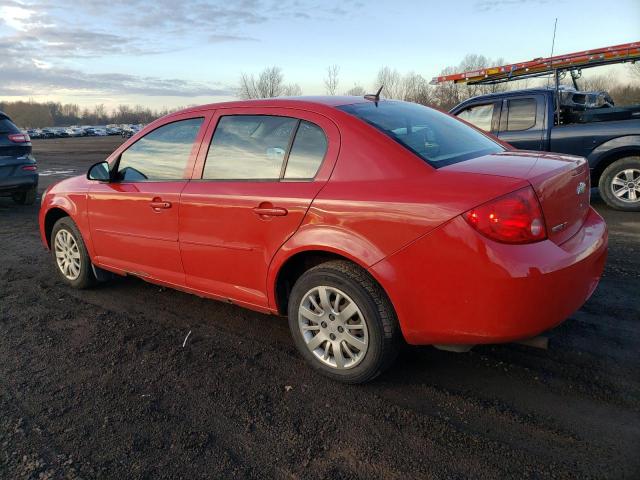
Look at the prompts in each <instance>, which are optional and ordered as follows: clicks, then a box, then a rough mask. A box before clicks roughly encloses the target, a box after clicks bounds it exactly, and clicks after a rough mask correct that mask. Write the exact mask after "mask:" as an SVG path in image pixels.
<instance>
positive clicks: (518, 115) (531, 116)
mask: <svg viewBox="0 0 640 480" xmlns="http://www.w3.org/2000/svg"><path fill="white" fill-rule="evenodd" d="M536 103H537V102H536V99H535V98H518V99H514V100H509V101H508V104H509V113H508V114H507V130H508V131H510V132H513V131H518V130H528V129H529V128H531V127H533V126H534V125H535V124H536Z"/></svg>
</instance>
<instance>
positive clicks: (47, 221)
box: [44, 208, 69, 248]
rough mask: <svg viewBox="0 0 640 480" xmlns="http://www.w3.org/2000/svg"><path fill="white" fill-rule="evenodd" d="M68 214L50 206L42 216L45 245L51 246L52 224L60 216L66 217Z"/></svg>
mask: <svg viewBox="0 0 640 480" xmlns="http://www.w3.org/2000/svg"><path fill="white" fill-rule="evenodd" d="M68 216H69V214H68V213H67V212H65V211H64V210H62V209H61V208H52V209H51V210H49V211H48V212H47V215H46V216H45V217H44V234H45V238H46V239H47V245H48V246H49V248H51V232H52V231H53V226H54V225H55V224H56V222H57V221H58V220H60V219H61V218H62V217H68Z"/></svg>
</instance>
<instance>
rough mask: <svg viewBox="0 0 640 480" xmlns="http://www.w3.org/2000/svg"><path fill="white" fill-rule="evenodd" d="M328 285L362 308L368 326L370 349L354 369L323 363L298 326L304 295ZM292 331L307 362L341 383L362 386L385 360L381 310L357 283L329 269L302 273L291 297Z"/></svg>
mask: <svg viewBox="0 0 640 480" xmlns="http://www.w3.org/2000/svg"><path fill="white" fill-rule="evenodd" d="M319 285H326V286H328V287H335V288H338V289H340V290H342V291H343V292H344V293H346V294H347V295H348V296H349V297H350V298H351V299H352V300H353V301H354V302H355V303H356V305H358V307H359V308H360V311H361V312H362V313H363V315H364V321H365V322H366V324H367V330H368V336H369V346H368V348H367V353H366V354H365V357H364V359H363V360H362V361H361V362H360V363H359V364H358V365H356V366H355V367H353V368H350V369H346V370H337V369H334V368H332V367H329V366H327V365H325V364H323V363H322V362H321V361H320V360H319V359H318V358H316V356H315V355H314V354H313V353H312V352H311V351H309V349H308V348H307V345H306V343H305V341H304V338H303V337H302V333H301V332H300V328H299V326H298V307H299V305H300V303H301V301H302V299H303V297H304V295H305V294H306V293H307V292H308V291H309V290H311V289H312V288H314V287H317V286H319ZM288 314H289V328H290V330H291V335H292V337H293V341H294V343H295V345H296V348H297V349H298V351H299V352H300V354H301V355H302V356H303V357H304V359H305V360H306V361H307V362H308V363H309V364H310V365H311V366H312V367H313V368H314V369H316V370H318V371H319V372H320V373H322V374H324V375H326V376H328V377H330V378H332V379H334V380H339V381H341V382H346V383H361V382H364V381H367V380H369V379H371V378H373V377H374V376H375V375H376V374H377V372H378V370H379V369H380V365H381V363H382V361H383V358H382V355H383V342H384V330H383V325H382V321H381V320H380V313H379V312H378V307H377V306H376V303H375V302H374V301H373V299H372V298H371V296H370V295H369V293H368V292H367V291H366V289H365V288H363V287H362V286H361V285H359V284H358V283H357V282H355V281H354V280H352V279H350V278H349V277H347V276H346V275H344V274H342V273H341V272H339V271H336V270H332V269H330V268H320V269H313V270H311V271H309V272H307V273H305V274H303V275H302V276H301V277H300V279H299V280H298V281H297V282H296V284H295V285H294V287H293V289H292V291H291V296H290V298H289V308H288Z"/></svg>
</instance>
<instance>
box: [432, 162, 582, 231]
mask: <svg viewBox="0 0 640 480" xmlns="http://www.w3.org/2000/svg"><path fill="white" fill-rule="evenodd" d="M444 168H446V169H447V170H451V171H461V172H462V171H464V172H472V173H480V174H484V175H497V176H501V177H512V178H520V179H524V180H527V181H528V182H529V183H531V185H532V186H533V189H534V190H535V192H536V194H537V195H538V199H539V200H540V205H541V206H542V211H543V213H544V218H545V223H546V227H547V235H548V237H549V239H550V240H552V241H553V242H555V243H557V244H561V243H563V242H565V241H566V240H568V239H569V238H571V237H572V236H573V235H575V234H576V233H577V232H578V230H579V229H580V227H581V226H582V224H583V223H584V221H585V219H586V218H587V214H588V212H589V189H590V186H591V185H590V182H589V166H588V164H587V161H586V160H585V159H584V158H582V157H574V156H571V155H560V154H555V153H540V152H525V151H509V152H504V153H498V154H495V155H487V156H484V157H478V158H474V159H472V160H467V161H465V162H460V163H456V164H454V165H451V166H448V167H444Z"/></svg>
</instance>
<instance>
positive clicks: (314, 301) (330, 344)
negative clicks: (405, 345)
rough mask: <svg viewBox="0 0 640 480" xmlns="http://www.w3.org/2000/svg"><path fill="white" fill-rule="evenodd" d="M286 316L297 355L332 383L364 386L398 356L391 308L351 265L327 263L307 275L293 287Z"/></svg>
mask: <svg viewBox="0 0 640 480" xmlns="http://www.w3.org/2000/svg"><path fill="white" fill-rule="evenodd" d="M288 314H289V328H290V330H291V334H292V336H293V340H294V343H295V345H296V347H297V349H298V351H299V352H300V354H301V355H302V356H303V357H304V359H305V360H306V361H307V362H308V363H309V364H310V365H311V366H312V367H313V368H314V369H316V370H318V371H319V372H320V373H322V374H323V375H325V376H327V377H329V378H332V379H333V380H338V381H340V382H344V383H364V382H368V381H370V380H372V379H374V378H375V377H377V376H378V375H379V374H380V373H382V372H383V371H384V370H385V369H387V368H388V367H389V366H390V365H391V364H392V363H393V361H394V360H395V358H396V356H397V353H398V349H399V345H400V329H399V327H398V321H397V318H396V315H395V311H394V310H393V307H392V305H391V302H390V301H389V299H388V298H387V296H386V294H385V292H384V291H383V290H382V288H381V287H380V285H379V284H378V283H377V282H376V281H375V280H374V279H373V278H372V277H371V276H370V275H369V274H368V273H367V272H366V271H365V270H363V269H362V268H360V267H358V266H357V265H354V264H352V263H350V262H347V261H340V260H336V261H330V262H327V263H323V264H320V265H318V266H316V267H314V268H311V269H310V270H308V271H306V272H305V273H304V274H303V275H302V276H301V277H300V278H299V279H298V281H297V282H296V283H295V285H294V286H293V289H292V291H291V296H290V298H289V307H288Z"/></svg>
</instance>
